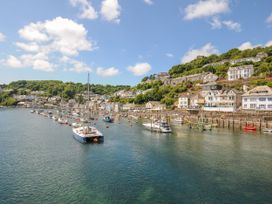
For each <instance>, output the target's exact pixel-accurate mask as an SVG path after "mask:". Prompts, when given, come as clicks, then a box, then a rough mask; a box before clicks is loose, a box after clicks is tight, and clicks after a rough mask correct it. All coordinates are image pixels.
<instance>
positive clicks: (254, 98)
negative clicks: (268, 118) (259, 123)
mask: <svg viewBox="0 0 272 204" xmlns="http://www.w3.org/2000/svg"><path fill="white" fill-rule="evenodd" d="M242 108H243V109H244V110H257V111H272V88H270V87H268V86H257V87H255V88H254V89H252V90H250V91H248V92H247V93H245V94H243V95H242Z"/></svg>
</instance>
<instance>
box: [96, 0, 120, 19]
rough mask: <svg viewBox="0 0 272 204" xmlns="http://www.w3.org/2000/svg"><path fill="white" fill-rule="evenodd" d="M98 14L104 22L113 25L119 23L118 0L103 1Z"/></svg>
mask: <svg viewBox="0 0 272 204" xmlns="http://www.w3.org/2000/svg"><path fill="white" fill-rule="evenodd" d="M100 12H101V15H102V16H103V18H104V19H105V20H107V21H110V22H115V23H119V22H120V18H119V17H120V14H121V6H120V5H119V3H118V0H103V1H102V5H101V11H100Z"/></svg>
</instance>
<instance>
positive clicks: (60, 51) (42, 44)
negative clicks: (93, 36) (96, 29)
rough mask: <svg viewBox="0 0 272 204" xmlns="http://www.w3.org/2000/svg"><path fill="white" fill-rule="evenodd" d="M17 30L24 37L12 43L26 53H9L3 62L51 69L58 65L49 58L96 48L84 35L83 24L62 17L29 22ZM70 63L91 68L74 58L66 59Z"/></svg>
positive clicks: (77, 69) (74, 67)
mask: <svg viewBox="0 0 272 204" xmlns="http://www.w3.org/2000/svg"><path fill="white" fill-rule="evenodd" d="M18 33H19V35H20V37H21V38H22V39H23V40H24V41H23V42H16V43H15V45H16V46H17V47H18V48H20V49H22V50H23V51H25V52H26V53H27V54H22V55H21V56H19V57H14V56H9V57H8V58H7V59H5V60H4V64H5V65H7V66H10V67H31V68H32V69H34V70H41V71H47V72H52V71H54V70H55V68H56V67H57V65H55V63H51V62H50V61H51V60H53V59H54V60H57V58H58V57H59V55H60V56H63V57H67V58H68V59H70V57H75V56H77V55H78V54H79V53H80V52H81V51H91V50H93V49H95V47H94V46H93V44H92V43H91V42H90V41H89V40H88V39H87V30H86V29H85V27H84V26H83V25H81V24H78V23H76V22H74V21H72V20H70V19H66V18H62V17H57V18H55V19H53V20H47V21H44V22H37V23H30V24H29V25H26V26H24V27H23V28H22V29H20V30H19V31H18ZM53 54H54V55H53ZM55 54H56V55H55ZM52 55H53V56H54V58H53V57H52V59H50V57H49V56H52ZM60 62H63V61H62V60H60ZM69 64H70V65H72V68H70V69H71V71H75V72H85V71H89V70H90V68H89V67H88V65H86V64H84V63H83V62H79V61H76V60H73V59H70V60H69Z"/></svg>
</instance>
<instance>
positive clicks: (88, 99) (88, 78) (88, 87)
mask: <svg viewBox="0 0 272 204" xmlns="http://www.w3.org/2000/svg"><path fill="white" fill-rule="evenodd" d="M89 101H90V72H88V102H89Z"/></svg>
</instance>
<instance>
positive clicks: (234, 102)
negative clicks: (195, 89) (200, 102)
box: [203, 90, 241, 112]
mask: <svg viewBox="0 0 272 204" xmlns="http://www.w3.org/2000/svg"><path fill="white" fill-rule="evenodd" d="M204 98H205V105H204V107H203V110H205V111H222V112H235V111H236V110H237V108H238V107H239V106H240V104H241V95H240V93H238V92H237V91H236V90H225V91H222V90H211V91H208V92H207V93H206V95H205V97H204Z"/></svg>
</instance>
